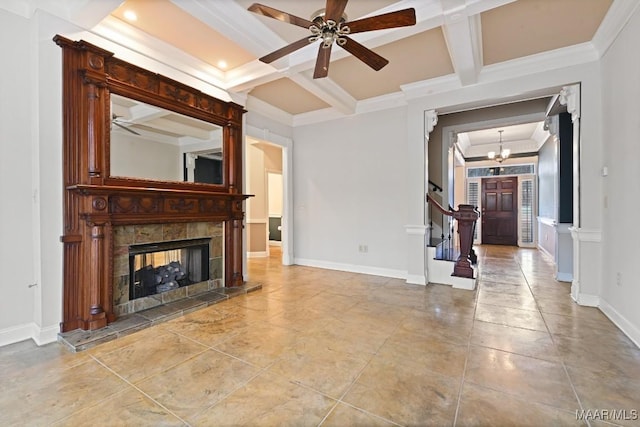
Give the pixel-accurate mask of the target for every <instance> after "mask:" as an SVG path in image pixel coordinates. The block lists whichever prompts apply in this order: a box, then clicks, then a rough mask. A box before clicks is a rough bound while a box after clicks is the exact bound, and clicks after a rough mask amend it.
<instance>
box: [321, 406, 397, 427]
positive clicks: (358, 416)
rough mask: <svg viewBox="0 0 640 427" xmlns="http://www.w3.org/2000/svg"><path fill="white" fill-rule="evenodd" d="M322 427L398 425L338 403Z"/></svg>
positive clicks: (384, 426)
mask: <svg viewBox="0 0 640 427" xmlns="http://www.w3.org/2000/svg"><path fill="white" fill-rule="evenodd" d="M320 425H321V426H322V427H345V426H354V427H357V426H362V427H365V426H366V427H392V426H396V425H397V424H395V423H392V422H390V421H389V420H385V419H383V418H380V417H378V416H375V415H373V414H370V413H368V412H365V411H362V410H360V409H357V408H354V407H353V406H350V405H345V404H344V403H338V404H337V405H336V407H335V408H334V409H333V411H331V414H329V416H328V417H327V418H326V419H325V420H324V421H323V422H322V424H320Z"/></svg>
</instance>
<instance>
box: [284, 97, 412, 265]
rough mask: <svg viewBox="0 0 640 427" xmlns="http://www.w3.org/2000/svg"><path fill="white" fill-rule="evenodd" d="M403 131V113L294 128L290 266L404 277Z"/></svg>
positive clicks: (405, 123) (376, 114) (404, 168)
mask: <svg viewBox="0 0 640 427" xmlns="http://www.w3.org/2000/svg"><path fill="white" fill-rule="evenodd" d="M406 129H407V118H406V109H405V108H396V109H393V110H387V111H381V112H375V113H369V114H364V115H358V116H355V117H350V118H346V119H340V120H335V121H331V122H327V123H323V124H319V125H309V126H303V127H299V128H295V129H294V147H295V151H294V161H293V163H294V165H295V167H294V183H295V185H294V210H295V215H294V217H295V220H294V233H295V243H294V245H295V257H296V263H300V264H307V265H317V266H325V267H328V268H341V269H347V270H353V271H363V272H370V273H376V272H379V273H384V274H387V275H391V276H394V275H395V276H400V277H404V275H405V273H406V270H407V264H406V257H407V248H406V234H405V230H404V227H405V225H406V224H407V210H406V207H407V204H406V199H407V190H406V188H407V186H406V182H407V181H406V179H407V156H406V140H407V130H406ZM362 245H364V246H367V252H360V251H359V249H360V246H362Z"/></svg>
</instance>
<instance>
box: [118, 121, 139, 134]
mask: <svg viewBox="0 0 640 427" xmlns="http://www.w3.org/2000/svg"><path fill="white" fill-rule="evenodd" d="M112 123H113V124H114V125H116V126H118V127H119V128H122V129H124V130H126V131H127V132H131V133H132V134H134V135H138V136H140V134H139V133H138V132H136V131H135V130H133V129H129V128H128V127H126V126H124V125H121V124H120V123H118V122H116V121H113V122H112Z"/></svg>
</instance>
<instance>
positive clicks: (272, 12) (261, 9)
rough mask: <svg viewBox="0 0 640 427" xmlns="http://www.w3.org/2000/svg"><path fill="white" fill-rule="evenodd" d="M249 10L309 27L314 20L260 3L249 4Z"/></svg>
mask: <svg viewBox="0 0 640 427" xmlns="http://www.w3.org/2000/svg"><path fill="white" fill-rule="evenodd" d="M248 10H249V11H250V12H253V13H257V14H258V15H262V16H267V17H269V18H273V19H277V20H278V21H282V22H287V23H289V24H293V25H297V26H298V27H302V28H309V27H310V26H311V25H312V24H313V22H311V21H309V20H308V19H304V18H300V17H298V16H295V15H291V14H290V13H287V12H283V11H281V10H278V9H274V8H272V7H269V6H265V5H263V4H260V3H254V4H252V5H251V6H249V9H248Z"/></svg>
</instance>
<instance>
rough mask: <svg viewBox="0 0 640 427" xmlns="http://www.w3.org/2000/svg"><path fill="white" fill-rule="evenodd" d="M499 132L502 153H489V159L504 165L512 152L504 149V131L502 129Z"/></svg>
mask: <svg viewBox="0 0 640 427" xmlns="http://www.w3.org/2000/svg"><path fill="white" fill-rule="evenodd" d="M498 132H499V133H500V151H499V152H498V154H497V155H496V152H495V151H489V153H487V157H489V158H490V159H491V160H495V161H496V162H498V163H502V162H503V161H505V160H506V159H507V158H508V157H509V154H511V150H509V149H508V148H502V132H504V130H503V129H500V130H499V131H498Z"/></svg>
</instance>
